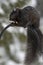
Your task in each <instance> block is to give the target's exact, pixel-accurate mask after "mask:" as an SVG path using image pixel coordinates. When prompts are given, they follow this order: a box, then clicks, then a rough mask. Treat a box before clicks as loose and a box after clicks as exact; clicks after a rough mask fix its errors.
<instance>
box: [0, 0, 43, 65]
mask: <svg viewBox="0 0 43 65" xmlns="http://www.w3.org/2000/svg"><path fill="white" fill-rule="evenodd" d="M29 5H30V6H33V7H35V8H37V10H38V11H39V13H40V30H41V31H42V33H43V0H0V32H1V31H2V30H3V29H4V27H6V26H7V25H8V24H9V23H10V22H9V15H10V13H11V11H12V10H13V9H14V8H16V7H19V8H22V7H25V6H29ZM26 31H27V29H25V28H22V27H20V28H19V27H10V28H8V29H7V30H6V31H5V32H4V34H3V36H2V39H1V40H0V65H23V63H24V58H25V50H26V43H27V42H26V39H27V38H26V37H27V32H26ZM34 65H43V57H42V56H40V57H39V60H38V61H36V62H35V64H34Z"/></svg>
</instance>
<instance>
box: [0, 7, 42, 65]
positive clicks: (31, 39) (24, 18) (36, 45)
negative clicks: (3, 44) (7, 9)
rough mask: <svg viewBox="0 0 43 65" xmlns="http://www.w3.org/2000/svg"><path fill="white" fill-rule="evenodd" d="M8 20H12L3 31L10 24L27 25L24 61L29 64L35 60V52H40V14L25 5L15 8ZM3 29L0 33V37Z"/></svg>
mask: <svg viewBox="0 0 43 65" xmlns="http://www.w3.org/2000/svg"><path fill="white" fill-rule="evenodd" d="M10 21H13V22H12V23H10V24H9V25H8V26H7V27H6V28H5V29H4V30H3V31H5V30H6V29H7V28H8V27H10V26H19V27H24V28H26V27H27V50H26V57H25V62H24V63H25V64H26V65H29V64H31V63H32V62H33V61H34V60H35V58H36V55H37V52H39V53H40V52H41V53H42V48H41V39H42V33H41V31H40V29H39V24H40V22H39V21H40V15H39V13H38V11H37V10H36V9H35V8H34V7H32V6H27V7H24V8H23V9H20V8H16V9H15V10H13V11H12V12H11V14H10ZM3 31H2V32H1V34H0V38H1V36H2V34H3Z"/></svg>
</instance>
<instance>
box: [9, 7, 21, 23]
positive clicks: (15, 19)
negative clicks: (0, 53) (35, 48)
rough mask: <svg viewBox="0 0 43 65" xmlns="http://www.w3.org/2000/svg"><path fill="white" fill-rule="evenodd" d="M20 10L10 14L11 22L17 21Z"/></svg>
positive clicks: (17, 9)
mask: <svg viewBox="0 0 43 65" xmlns="http://www.w3.org/2000/svg"><path fill="white" fill-rule="evenodd" d="M19 12H20V9H19V8H16V9H14V10H13V11H12V12H11V14H10V21H14V22H15V21H17V17H18V16H19Z"/></svg>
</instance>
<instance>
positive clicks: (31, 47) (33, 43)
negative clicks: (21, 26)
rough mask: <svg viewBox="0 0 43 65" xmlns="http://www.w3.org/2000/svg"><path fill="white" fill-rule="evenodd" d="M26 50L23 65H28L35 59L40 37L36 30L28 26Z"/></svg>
mask: <svg viewBox="0 0 43 65" xmlns="http://www.w3.org/2000/svg"><path fill="white" fill-rule="evenodd" d="M27 37H28V38H27V50H26V57H25V65H29V64H31V63H32V62H34V61H35V59H36V57H37V52H38V50H37V49H38V45H39V43H40V38H39V35H38V33H37V31H36V30H35V29H34V28H32V27H29V26H28V29H27Z"/></svg>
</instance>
